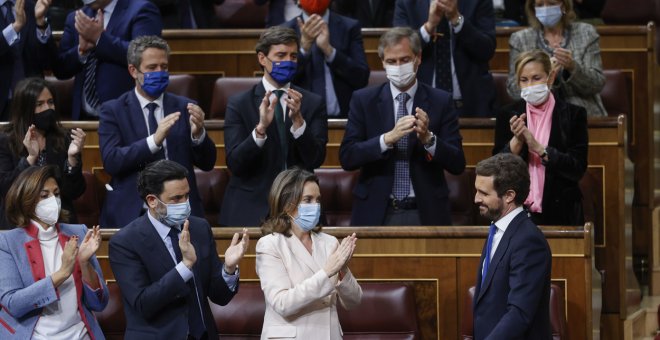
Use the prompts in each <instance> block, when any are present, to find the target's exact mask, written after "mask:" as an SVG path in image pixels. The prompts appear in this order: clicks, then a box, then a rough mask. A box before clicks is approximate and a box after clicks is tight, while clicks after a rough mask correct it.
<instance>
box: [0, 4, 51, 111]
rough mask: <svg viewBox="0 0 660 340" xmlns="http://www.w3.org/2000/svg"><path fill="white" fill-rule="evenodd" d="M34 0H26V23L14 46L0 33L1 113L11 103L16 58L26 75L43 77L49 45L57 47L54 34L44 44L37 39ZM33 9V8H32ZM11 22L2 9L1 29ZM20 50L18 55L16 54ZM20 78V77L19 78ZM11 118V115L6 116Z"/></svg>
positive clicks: (46, 65) (0, 14) (0, 13)
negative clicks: (21, 64) (10, 94)
mask: <svg viewBox="0 0 660 340" xmlns="http://www.w3.org/2000/svg"><path fill="white" fill-rule="evenodd" d="M34 4H35V3H34V0H26V1H25V19H26V20H25V25H24V26H23V28H22V29H21V32H20V39H19V40H18V41H17V42H16V43H15V45H13V46H9V44H8V43H7V41H6V40H5V38H4V36H1V34H0V79H2V81H0V113H2V111H3V109H4V108H5V105H9V100H8V98H9V91H10V88H11V84H12V82H11V79H12V77H13V75H14V68H16V61H17V59H16V58H20V59H21V61H22V62H23V74H24V75H25V77H26V78H27V77H41V78H43V76H44V74H43V70H44V69H47V68H48V66H49V64H48V58H47V55H48V51H49V47H50V48H53V47H55V40H54V39H53V37H52V35H51V37H50V38H49V39H48V43H47V44H42V43H41V42H40V41H39V39H37V33H36V32H37V21H36V19H35V17H34ZM30 9H32V10H30ZM9 24H10V23H9V22H7V21H6V20H5V17H4V16H3V15H2V10H0V31H1V30H3V29H5V28H6V27H7V25H9ZM15 51H18V56H15V55H14V53H15ZM19 80H20V79H19ZM4 118H6V119H9V118H10V117H4Z"/></svg>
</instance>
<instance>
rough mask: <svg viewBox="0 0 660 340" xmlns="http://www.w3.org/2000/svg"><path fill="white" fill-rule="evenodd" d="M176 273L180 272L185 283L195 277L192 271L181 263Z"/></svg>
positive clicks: (177, 266)
mask: <svg viewBox="0 0 660 340" xmlns="http://www.w3.org/2000/svg"><path fill="white" fill-rule="evenodd" d="M174 268H176V271H177V272H179V275H181V278H182V279H183V281H185V282H188V281H189V280H190V279H192V277H193V272H192V270H190V269H188V267H186V265H185V264H183V262H179V263H178V264H177V265H176V267H174Z"/></svg>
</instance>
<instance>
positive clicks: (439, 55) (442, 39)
mask: <svg viewBox="0 0 660 340" xmlns="http://www.w3.org/2000/svg"><path fill="white" fill-rule="evenodd" d="M437 31H438V33H437V34H436V37H435V57H436V58H435V60H436V65H435V87H436V88H439V89H443V90H445V91H447V92H452V89H453V84H452V75H451V32H450V29H449V21H448V20H447V19H446V18H443V19H442V21H440V24H439V25H438V28H437Z"/></svg>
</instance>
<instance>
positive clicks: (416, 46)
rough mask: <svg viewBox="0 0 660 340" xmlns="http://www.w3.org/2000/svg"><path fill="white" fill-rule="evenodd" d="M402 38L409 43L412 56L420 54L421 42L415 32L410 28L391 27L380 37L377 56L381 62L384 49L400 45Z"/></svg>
mask: <svg viewBox="0 0 660 340" xmlns="http://www.w3.org/2000/svg"><path fill="white" fill-rule="evenodd" d="M404 38H408V40H409V41H410V48H411V49H412V51H413V54H415V55H418V54H420V53H421V52H422V42H421V40H420V38H419V34H417V32H416V31H414V30H413V29H412V28H410V27H392V28H390V29H389V30H388V31H387V32H385V33H383V35H381V36H380V41H379V42H378V56H379V57H380V59H381V60H382V59H383V58H384V57H385V48H387V47H390V46H394V45H396V44H398V43H400V42H401V40H402V39H404Z"/></svg>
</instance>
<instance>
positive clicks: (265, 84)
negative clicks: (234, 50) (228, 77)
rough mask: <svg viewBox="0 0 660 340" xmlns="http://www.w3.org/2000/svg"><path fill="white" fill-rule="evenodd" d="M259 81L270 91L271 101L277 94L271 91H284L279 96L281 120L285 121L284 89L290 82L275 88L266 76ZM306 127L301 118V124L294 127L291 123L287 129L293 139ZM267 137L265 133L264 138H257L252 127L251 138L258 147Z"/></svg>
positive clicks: (261, 145) (274, 122)
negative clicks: (296, 127)
mask: <svg viewBox="0 0 660 340" xmlns="http://www.w3.org/2000/svg"><path fill="white" fill-rule="evenodd" d="M261 83H262V84H263V86H264V89H266V93H268V91H270V97H269V98H268V100H269V101H272V100H273V99H275V98H277V95H275V93H274V92H273V91H275V90H282V91H284V94H283V95H282V97H280V106H281V107H282V114H283V115H284V116H283V117H282V121H283V122H286V119H287V116H288V112H287V108H286V98H288V95H287V94H286V91H287V90H288V89H289V88H290V86H291V84H285V85H284V86H282V87H280V88H277V87H275V86H273V85H272V84H271V83H269V82H268V80H266V77H263V78H261ZM275 119H277V118H276V117H273V121H272V122H271V124H277V122H276V121H275ZM306 127H307V122H305V120H304V119H303V124H302V125H301V126H300V127H299V128H298V129H294V128H293V125H291V129H289V131H290V132H291V134H292V135H293V138H294V139H298V137H300V136H302V134H303V133H304V132H305V128H306ZM264 132H265V131H264ZM267 138H268V136H267V135H266V136H264V138H257V133H256V131H255V129H252V139H254V142H255V143H257V146H258V147H260V148H261V147H263V146H264V144H265V143H266V139H267Z"/></svg>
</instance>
